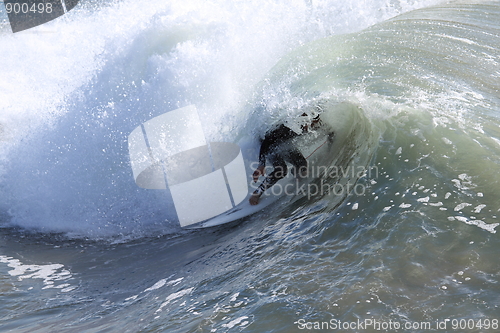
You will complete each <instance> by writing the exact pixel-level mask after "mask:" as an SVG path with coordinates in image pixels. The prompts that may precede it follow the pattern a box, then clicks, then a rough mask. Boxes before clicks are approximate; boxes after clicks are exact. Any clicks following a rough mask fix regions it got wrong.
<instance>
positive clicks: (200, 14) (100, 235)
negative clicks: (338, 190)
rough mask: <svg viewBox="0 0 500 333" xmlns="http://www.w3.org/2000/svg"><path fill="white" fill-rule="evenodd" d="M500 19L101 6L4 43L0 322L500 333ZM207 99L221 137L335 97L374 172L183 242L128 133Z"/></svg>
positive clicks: (85, 327)
mask: <svg viewBox="0 0 500 333" xmlns="http://www.w3.org/2000/svg"><path fill="white" fill-rule="evenodd" d="M499 14H500V3H499V2H498V1H484V2H469V1H459V2H450V3H446V4H440V3H439V2H437V1H421V2H419V1H387V2H386V1H375V2H371V3H370V4H366V3H365V2H362V1H359V2H342V1H338V2H333V3H332V2H321V1H312V2H311V1H310V2H300V1H292V2H280V1H274V2H271V1H262V2H260V3H248V2H244V3H243V2H232V1H217V2H204V1H195V0H193V1H183V2H182V3H180V2H174V3H171V4H166V3H164V2H163V1H151V2H148V6H146V5H145V3H141V2H137V1H135V2H129V1H121V2H107V3H106V5H96V4H95V2H85V3H82V6H81V7H79V8H78V7H77V8H75V10H73V11H72V12H70V13H68V14H67V15H65V16H64V17H61V18H60V19H57V20H55V21H53V22H52V23H49V24H47V25H44V26H40V27H39V28H35V29H32V30H30V31H26V32H23V33H18V34H12V33H11V32H10V31H5V30H3V32H2V33H1V34H0V45H2V47H0V55H1V57H2V67H1V68H0V73H1V74H2V75H0V110H1V112H0V177H1V178H0V331H2V332H3V331H6V332H9V331H12V332H47V331H58V332H66V331H67V332H70V331H71V332H74V331H78V332H117V331H122V332H240V331H241V332H304V331H314V332H328V331H332V332H334V331H338V332H380V331H384V332H438V331H439V332H453V331H457V332H497V331H499V328H498V325H499V323H498V320H500V309H499V306H500V297H499V295H500V287H499V278H498V276H499V273H500V265H499V264H498V260H497V252H498V247H499V240H498V235H497V232H496V231H497V229H498V223H499V219H498V214H499V213H500V212H499V211H500V206H499V203H498V197H499V192H498V191H499V190H498V189H499V188H500V187H499V184H500V176H499V175H500V173H499V172H498V171H499V170H500V166H499V165H500V130H499V125H500V116H499V110H500V98H499V96H500V94H499V91H500V80H499V78H500V63H499V59H500V48H499V45H500V37H499V36H500V23H499V21H498V17H499ZM188 104H195V105H196V106H197V108H198V110H200V118H201V119H202V121H203V123H204V126H205V127H204V129H205V131H206V135H207V137H208V139H209V140H211V141H237V140H239V139H241V138H243V137H246V136H256V135H258V134H261V133H262V132H263V131H264V130H265V128H266V127H268V126H269V124H271V123H274V122H279V121H283V120H285V119H288V118H289V117H293V116H295V115H296V114H297V112H299V111H298V109H299V108H301V107H304V106H310V105H323V106H325V105H326V106H327V108H328V109H329V110H332V112H333V114H335V118H336V119H337V120H338V121H337V124H336V126H337V128H336V132H337V136H336V138H335V140H337V141H336V142H337V143H338V144H339V146H340V147H341V148H339V150H338V152H336V155H335V158H334V162H333V163H334V164H335V165H336V166H344V168H345V169H348V168H349V167H351V168H352V167H360V168H361V169H364V170H366V171H367V172H366V175H350V176H347V177H340V178H341V179H337V178H334V177H330V178H329V179H328V181H329V182H331V183H335V182H337V181H339V182H340V183H342V184H353V183H354V182H356V183H355V184H356V185H357V186H358V187H357V189H358V191H352V192H350V194H349V195H337V194H334V193H322V195H315V196H314V197H311V198H309V199H307V198H303V199H301V200H298V201H296V202H293V203H289V201H287V200H283V201H282V202H279V203H278V204H277V205H275V206H273V207H272V208H270V209H268V210H265V211H262V212H260V213H259V214H257V215H254V216H251V217H249V218H247V219H245V220H242V221H239V222H238V223H236V224H232V225H228V226H224V227H220V228H213V229H206V230H197V231H185V230H182V229H181V228H180V227H179V226H178V223H177V222H176V221H175V214H174V211H173V209H174V207H173V205H172V203H171V202H169V200H168V198H167V196H166V194H165V193H164V192H162V191H156V190H143V189H140V188H138V187H137V186H136V185H135V183H134V180H133V177H132V171H131V168H130V164H129V160H128V158H129V157H128V150H127V136H128V134H129V133H130V132H131V131H132V130H133V129H134V128H135V127H137V126H138V124H140V123H143V122H144V121H147V120H149V119H151V118H152V117H154V116H157V115H160V114H162V113H164V112H166V111H168V110H172V109H175V108H178V107H182V106H185V105H188ZM263 106H265V107H263ZM334 126H335V125H334ZM340 143H341V144H340ZM333 166H334V165H329V167H333ZM348 170H350V169H348ZM368 171H370V172H368ZM318 182H319V180H318Z"/></svg>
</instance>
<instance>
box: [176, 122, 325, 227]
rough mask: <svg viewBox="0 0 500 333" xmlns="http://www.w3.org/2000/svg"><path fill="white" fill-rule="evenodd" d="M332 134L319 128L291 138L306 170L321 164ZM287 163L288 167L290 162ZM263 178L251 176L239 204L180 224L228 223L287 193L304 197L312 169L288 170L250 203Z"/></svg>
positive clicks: (202, 225) (310, 179)
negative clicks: (299, 173) (296, 173)
mask: <svg viewBox="0 0 500 333" xmlns="http://www.w3.org/2000/svg"><path fill="white" fill-rule="evenodd" d="M333 136H334V133H333V132H332V131H330V132H328V131H326V130H322V131H318V132H313V133H307V134H304V135H302V136H300V137H298V138H296V139H294V142H293V144H294V145H295V146H296V147H297V148H298V149H299V151H300V152H301V153H302V154H303V155H304V157H305V158H306V159H307V162H308V169H309V170H312V169H313V168H314V167H316V166H317V165H319V164H321V162H322V158H321V157H322V156H323V155H324V154H325V153H326V152H328V149H329V147H331V143H332V142H333ZM245 162H246V163H245V164H247V165H249V164H250V163H248V162H249V161H245ZM289 166H290V167H291V165H289ZM271 169H272V168H271ZM249 170H250V169H249ZM289 170H291V168H289ZM252 172H253V170H252ZM249 179H250V177H249ZM263 179H264V176H261V177H260V179H259V181H258V182H257V183H253V181H251V180H250V182H249V184H248V195H247V196H246V198H245V199H244V200H243V201H242V202H241V203H240V204H238V205H236V206H235V207H233V208H232V209H229V210H228V211H226V212H224V213H222V214H220V215H217V216H214V217H212V218H209V219H207V220H205V221H201V222H198V223H194V224H191V225H187V226H184V227H183V228H185V229H198V228H207V227H214V226H218V225H222V224H226V223H230V222H233V221H237V220H239V219H242V218H245V217H247V216H250V215H253V214H256V213H258V212H260V211H262V210H263V209H264V208H266V207H268V206H269V205H271V204H273V203H275V202H276V201H277V200H279V199H283V198H285V197H289V198H290V200H295V199H298V198H299V197H303V196H304V195H305V193H304V192H303V189H304V186H305V185H307V184H308V183H310V182H311V181H312V180H313V179H314V173H312V176H311V177H305V178H298V177H295V176H294V175H292V173H291V172H290V171H289V172H288V174H287V176H286V177H284V178H283V179H281V180H279V181H278V182H277V183H276V184H275V185H274V186H273V187H271V188H269V189H267V190H266V192H264V194H263V195H262V196H261V198H260V201H259V203H258V204H257V205H254V206H252V205H250V203H249V198H250V196H251V195H252V193H253V191H254V190H255V189H256V188H257V187H258V185H259V184H260V182H261V181H262V180H263Z"/></svg>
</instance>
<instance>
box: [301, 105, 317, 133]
mask: <svg viewBox="0 0 500 333" xmlns="http://www.w3.org/2000/svg"><path fill="white" fill-rule="evenodd" d="M298 122H299V125H300V128H301V129H302V131H303V132H307V131H308V130H309V129H315V128H317V127H318V126H319V125H321V119H320V118H319V112H318V111H316V110H314V109H312V110H308V111H305V112H303V113H302V114H301V115H300V117H299V120H298Z"/></svg>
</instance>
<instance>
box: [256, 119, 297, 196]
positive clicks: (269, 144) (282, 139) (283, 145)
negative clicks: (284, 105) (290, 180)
mask: <svg viewBox="0 0 500 333" xmlns="http://www.w3.org/2000/svg"><path fill="white" fill-rule="evenodd" d="M297 136H299V134H297V133H295V132H294V131H292V130H291V129H290V128H288V127H286V126H285V125H280V126H278V127H277V128H275V129H273V130H272V131H270V132H267V133H266V135H265V137H264V140H262V142H261V146H260V153H259V167H265V165H266V158H267V159H269V161H270V162H271V163H272V164H273V168H274V169H273V171H272V172H271V173H270V174H269V175H268V176H267V177H266V179H264V181H263V182H262V184H260V186H259V188H258V189H257V190H256V191H255V192H256V194H259V195H261V194H262V193H263V192H264V191H265V190H267V189H268V188H270V187H271V186H273V185H274V184H276V183H277V182H278V181H279V180H280V179H282V178H284V177H285V176H286V175H287V173H288V169H287V166H286V162H289V163H291V164H293V166H294V167H295V168H296V169H297V170H296V172H297V171H298V172H301V171H303V170H305V169H304V168H307V160H306V159H305V157H304V155H302V153H301V152H300V151H299V150H298V149H297V148H295V147H294V146H293V145H292V144H291V143H290V140H292V139H293V138H295V137H297Z"/></svg>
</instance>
